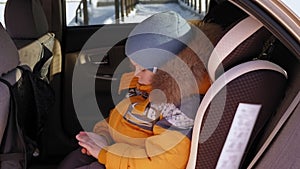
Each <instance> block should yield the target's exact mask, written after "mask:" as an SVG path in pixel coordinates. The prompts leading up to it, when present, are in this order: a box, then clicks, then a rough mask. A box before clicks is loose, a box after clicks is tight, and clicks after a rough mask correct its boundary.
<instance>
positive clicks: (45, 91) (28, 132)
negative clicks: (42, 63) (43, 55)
mask: <svg viewBox="0 0 300 169" xmlns="http://www.w3.org/2000/svg"><path fill="white" fill-rule="evenodd" d="M18 68H19V69H21V70H22V77H21V78H20V80H19V81H18V82H17V83H16V84H15V85H13V86H12V85H10V84H9V83H8V82H6V81H5V80H3V79H2V80H1V81H2V82H4V83H5V84H6V85H7V86H8V87H9V89H10V95H11V97H10V98H11V105H10V112H9V118H8V123H7V126H6V129H5V133H4V136H3V139H2V143H1V146H0V162H1V164H0V168H1V169H2V168H4V169H8V168H13V169H18V168H26V167H27V166H28V163H30V161H31V160H32V159H33V158H34V157H37V156H38V155H39V153H40V152H39V151H40V147H41V145H42V142H41V135H42V133H43V130H44V127H45V123H46V120H47V119H46V117H47V114H48V113H49V111H50V108H51V107H52V106H53V104H54V92H53V90H52V88H51V87H50V85H49V84H48V83H47V82H46V81H44V80H42V79H40V78H39V77H37V76H36V75H34V74H33V73H32V72H31V71H29V70H27V69H24V68H23V67H18Z"/></svg>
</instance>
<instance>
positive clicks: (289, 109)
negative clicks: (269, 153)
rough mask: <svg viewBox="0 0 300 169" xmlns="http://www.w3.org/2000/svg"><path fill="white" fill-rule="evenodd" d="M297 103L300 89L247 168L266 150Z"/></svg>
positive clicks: (299, 100) (252, 165) (250, 167)
mask: <svg viewBox="0 0 300 169" xmlns="http://www.w3.org/2000/svg"><path fill="white" fill-rule="evenodd" d="M299 103H300V91H298V93H297V95H296V97H295V98H294V100H293V101H292V103H291V104H290V106H289V107H288V108H287V109H286V111H285V112H284V114H283V115H282V117H281V118H280V120H279V121H278V123H277V125H276V126H275V128H274V129H273V131H272V132H271V134H270V135H269V137H268V138H267V140H266V141H265V143H264V144H263V145H262V147H261V148H260V149H259V151H258V153H257V154H256V155H255V157H254V158H253V160H252V161H251V163H250V164H249V166H248V167H247V169H252V168H253V167H254V165H255V164H256V162H257V161H258V160H259V159H260V158H261V156H262V154H263V153H264V152H265V151H266V149H267V148H268V146H269V145H270V144H271V142H272V140H273V139H274V137H275V136H276V135H277V133H279V131H280V129H281V128H282V126H283V125H284V124H285V123H286V121H287V120H288V119H289V117H290V116H291V115H292V114H293V112H294V110H295V108H296V107H297V105H298V104H299Z"/></svg>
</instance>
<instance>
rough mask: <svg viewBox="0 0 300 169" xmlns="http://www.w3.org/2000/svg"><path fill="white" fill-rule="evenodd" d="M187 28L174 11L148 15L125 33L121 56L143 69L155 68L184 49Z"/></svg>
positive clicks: (185, 23) (187, 35)
mask: <svg viewBox="0 0 300 169" xmlns="http://www.w3.org/2000/svg"><path fill="white" fill-rule="evenodd" d="M190 38H191V26H190V25H189V24H188V23H187V21H186V20H185V19H184V18H182V17H181V16H180V15H179V14H177V13H176V12H174V11H168V12H162V13H157V14H154V15H152V16H151V17H149V18H147V19H145V20H144V21H143V22H141V23H139V24H138V25H137V26H136V27H135V28H134V29H133V30H132V31H131V32H130V34H129V36H128V39H127V42H126V44H125V53H126V55H127V56H128V57H129V58H130V59H132V60H133V61H134V62H135V63H137V64H139V65H141V66H142V67H144V68H146V69H152V68H154V67H156V68H159V67H161V66H162V65H163V64H164V63H166V62H167V61H168V60H170V59H172V58H174V57H176V54H178V52H180V51H181V50H182V49H183V48H185V47H186V44H187V43H188V41H189V40H190Z"/></svg>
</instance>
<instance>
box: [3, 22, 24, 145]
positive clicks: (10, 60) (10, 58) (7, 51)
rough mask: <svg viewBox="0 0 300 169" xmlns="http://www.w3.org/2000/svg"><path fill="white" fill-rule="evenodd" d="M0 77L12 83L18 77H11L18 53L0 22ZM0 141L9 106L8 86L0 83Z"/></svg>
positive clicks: (16, 64) (17, 62) (17, 60)
mask: <svg viewBox="0 0 300 169" xmlns="http://www.w3.org/2000/svg"><path fill="white" fill-rule="evenodd" d="M0 60H1V62H0V78H7V80H8V81H10V82H11V84H14V83H15V82H16V81H17V80H18V78H20V77H15V78H13V77H12V74H17V73H16V72H14V71H13V70H14V68H16V67H17V66H18V64H19V55H18V53H17V49H16V47H15V45H14V44H13V41H12V40H11V39H10V37H9V36H8V34H7V32H6V31H5V29H4V28H3V26H2V24H1V23H0ZM0 95H1V96H0V143H1V140H2V137H3V134H4V130H5V126H6V123H7V117H8V113H9V106H10V93H9V89H8V87H7V86H6V85H5V84H3V83H0Z"/></svg>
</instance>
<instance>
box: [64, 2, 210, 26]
mask: <svg viewBox="0 0 300 169" xmlns="http://www.w3.org/2000/svg"><path fill="white" fill-rule="evenodd" d="M65 3H66V22H67V26H82V25H99V24H100V25H103V24H123V23H139V22H141V21H143V20H144V19H146V18H147V17H149V16H151V15H152V14H154V13H158V12H162V11H167V10H174V11H176V12H178V13H179V14H181V15H182V16H183V17H184V18H186V19H201V18H202V17H203V16H204V14H205V13H206V11H207V6H208V5H207V4H208V0H65Z"/></svg>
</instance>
